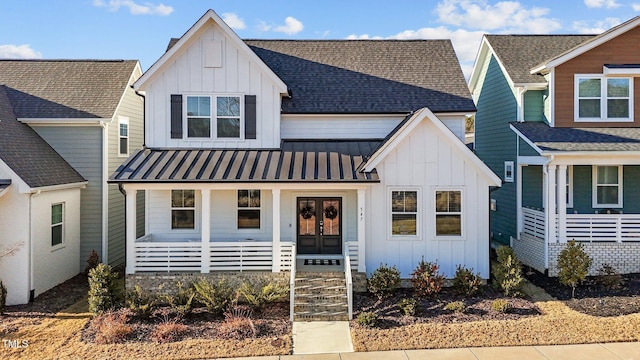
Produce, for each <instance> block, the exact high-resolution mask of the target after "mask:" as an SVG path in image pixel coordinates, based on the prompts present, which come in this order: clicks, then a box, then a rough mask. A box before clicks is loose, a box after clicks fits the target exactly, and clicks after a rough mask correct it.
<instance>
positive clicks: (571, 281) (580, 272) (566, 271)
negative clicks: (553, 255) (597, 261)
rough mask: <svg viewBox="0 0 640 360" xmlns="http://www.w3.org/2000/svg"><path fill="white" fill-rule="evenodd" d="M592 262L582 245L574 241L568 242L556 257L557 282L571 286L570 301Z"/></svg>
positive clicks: (585, 276)
mask: <svg viewBox="0 0 640 360" xmlns="http://www.w3.org/2000/svg"><path fill="white" fill-rule="evenodd" d="M592 262H593V259H591V257H590V256H589V254H587V253H586V252H585V251H584V246H583V245H582V243H579V242H577V241H575V240H571V241H569V242H568V243H567V246H566V247H565V248H564V249H562V251H561V252H560V255H558V280H559V281H560V283H561V284H563V285H567V286H571V298H572V299H573V298H574V296H575V293H576V287H577V286H578V285H579V284H580V283H582V282H583V281H584V279H586V278H587V274H588V273H589V268H590V267H591V263H592Z"/></svg>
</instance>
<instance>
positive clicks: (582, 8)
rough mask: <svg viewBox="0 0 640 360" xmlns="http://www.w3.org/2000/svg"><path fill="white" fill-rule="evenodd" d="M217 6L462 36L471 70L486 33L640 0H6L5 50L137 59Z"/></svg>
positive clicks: (629, 8) (293, 31) (572, 27)
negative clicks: (483, 35)
mask: <svg viewBox="0 0 640 360" xmlns="http://www.w3.org/2000/svg"><path fill="white" fill-rule="evenodd" d="M209 8H212V9H213V10H214V11H216V12H217V13H218V14H219V15H220V16H221V17H222V18H224V19H225V21H227V23H228V24H229V25H230V26H231V27H232V28H234V30H235V31H236V32H237V33H238V35H239V36H240V37H242V38H245V39H248V38H252V39H255V38H258V39H273V38H278V39H347V38H365V39H366V38H369V39H377V38H397V39H418V38H420V39H429V38H434V39H442V38H449V39H451V40H452V41H453V44H454V48H455V50H456V53H457V54H458V58H459V59H460V61H461V64H462V67H463V70H464V71H465V73H466V74H468V73H469V72H470V69H471V67H472V66H473V60H474V58H475V54H476V51H477V49H478V46H479V43H480V40H481V38H482V34H485V33H491V34H505V33H518V34H529V33H532V34H568V33H589V34H593V33H600V32H602V31H604V30H606V29H608V28H610V27H612V26H615V25H617V24H619V23H621V22H624V21H626V20H628V19H629V18H631V17H633V16H635V15H637V14H639V13H640V0H553V1H548V0H539V1H534V0H521V1H486V0H439V1H424V0H393V1H378V0H368V1H360V0H338V1H334V0H322V1H300V0H298V1H296V0H287V1H281V0H208V1H205V0H2V1H0V24H2V26H1V27H0V58H45V59H60V58H65V59H76V58H85V59H87V58H91V59H96V58H98V59H138V60H140V62H141V64H142V68H143V69H145V70H146V69H148V68H149V66H151V65H152V64H153V62H155V60H157V58H158V57H159V56H160V55H162V53H163V52H164V50H165V48H166V45H167V43H168V41H169V39H170V38H171V37H179V36H181V35H182V34H183V33H184V32H185V31H187V30H188V29H189V27H190V26H191V25H193V23H195V22H196V21H197V20H198V18H199V17H200V16H202V14H204V12H205V11H206V10H207V9H209Z"/></svg>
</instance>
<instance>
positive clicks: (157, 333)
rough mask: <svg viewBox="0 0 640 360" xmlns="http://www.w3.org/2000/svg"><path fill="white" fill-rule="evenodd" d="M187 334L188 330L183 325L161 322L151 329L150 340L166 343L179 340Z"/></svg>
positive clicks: (175, 322)
mask: <svg viewBox="0 0 640 360" xmlns="http://www.w3.org/2000/svg"><path fill="white" fill-rule="evenodd" d="M188 332H189V328H188V327H187V326H186V325H185V324H181V323H179V322H177V321H175V320H173V321H167V322H162V323H160V324H158V325H156V327H155V328H154V329H153V332H152V333H151V339H152V340H153V341H155V342H157V343H161V344H162V343H168V342H174V341H178V340H180V339H181V338H182V337H183V336H184V335H185V334H187V333H188Z"/></svg>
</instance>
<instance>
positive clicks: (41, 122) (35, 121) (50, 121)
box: [17, 118, 113, 125]
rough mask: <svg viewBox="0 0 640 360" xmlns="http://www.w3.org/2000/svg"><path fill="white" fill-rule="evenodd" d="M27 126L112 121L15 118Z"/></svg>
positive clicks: (95, 123)
mask: <svg viewBox="0 0 640 360" xmlns="http://www.w3.org/2000/svg"><path fill="white" fill-rule="evenodd" d="M17 120H18V121H20V122H21V123H24V124H28V125H100V124H101V123H108V122H111V121H113V118H17Z"/></svg>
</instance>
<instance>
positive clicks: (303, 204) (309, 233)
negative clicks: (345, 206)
mask: <svg viewBox="0 0 640 360" xmlns="http://www.w3.org/2000/svg"><path fill="white" fill-rule="evenodd" d="M297 214H298V220H297V221H296V223H297V229H296V231H297V246H298V254H325V255H326V254H342V199H341V198H332V197H299V198H297Z"/></svg>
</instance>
